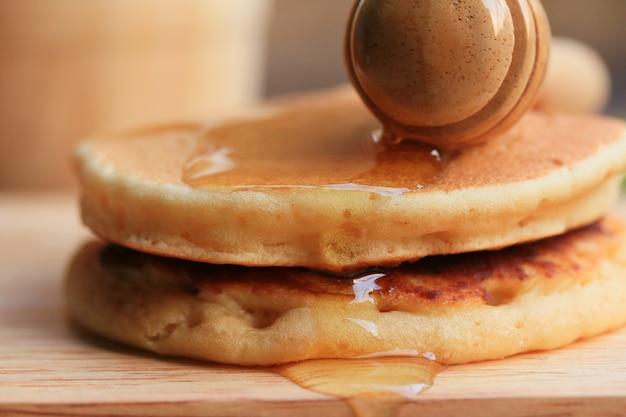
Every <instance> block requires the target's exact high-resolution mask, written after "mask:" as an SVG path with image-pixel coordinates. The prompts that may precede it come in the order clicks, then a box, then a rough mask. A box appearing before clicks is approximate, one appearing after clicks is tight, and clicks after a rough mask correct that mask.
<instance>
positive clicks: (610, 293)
mask: <svg viewBox="0 0 626 417" xmlns="http://www.w3.org/2000/svg"><path fill="white" fill-rule="evenodd" d="M625 242H626V230H625V227H624V225H623V224H622V222H621V221H620V220H619V219H618V218H617V217H610V216H609V217H607V218H605V219H603V220H601V221H599V222H597V223H594V224H592V225H589V226H587V227H584V228H580V229H577V230H574V231H571V232H569V233H567V234H564V235H560V236H556V237H553V238H549V239H545V240H541V241H539V242H535V243H529V244H524V245H518V246H513V247H509V248H506V249H503V250H500V251H484V252H477V253H467V254H460V255H448V256H435V257H428V258H424V259H422V260H420V261H419V262H417V263H415V264H404V265H401V266H399V267H395V268H389V269H379V270H370V271H367V272H363V273H360V274H357V275H354V276H350V277H338V276H333V275H328V274H321V273H317V272H312V271H310V270H306V269H300V268H276V267H271V268H248V267H241V266H217V265H210V264H202V263H195V262H190V261H183V260H177V259H169V258H163V257H158V256H153V255H148V254H143V253H140V252H136V251H133V250H129V249H125V248H122V247H119V246H115V245H108V244H105V243H99V242H95V243H92V244H88V245H87V246H85V247H84V248H83V249H82V250H81V251H80V253H78V255H77V256H76V258H75V259H74V261H73V263H72V265H71V268H70V270H69V273H68V277H67V279H68V281H67V300H68V305H69V310H70V313H71V315H72V317H73V319H74V320H75V321H76V322H77V323H79V324H80V325H82V326H84V327H86V328H88V329H90V330H92V331H94V332H96V333H99V334H101V335H103V336H106V337H109V338H112V339H115V340H118V341H121V342H124V343H127V344H130V345H133V346H136V347H139V348H142V349H147V350H150V351H154V352H157V353H160V354H164V355H176V356H185V357H191V358H198V359H202V360H208V361H218V362H223V363H232V364H241V365H271V364H278V363H284V362H293V361H299V360H305V359H313V358H351V357H358V356H363V355H371V354H385V353H386V354H396V355H426V356H427V357H429V358H432V357H433V356H434V357H436V358H437V359H438V360H439V361H441V362H444V363H449V364H454V363H463V362H470V361H479V360H487V359H496V358H502V357H505V356H508V355H513V354H516V353H520V352H527V351H533V350H540V349H552V348H557V347H559V346H562V345H565V344H568V343H570V342H572V341H574V340H577V339H579V338H583V337H588V336H592V335H595V334H598V333H601V332H605V331H607V330H609V329H612V328H615V327H617V326H620V325H622V324H624V323H625V322H626V309H625V308H624V305H626V243H625Z"/></svg>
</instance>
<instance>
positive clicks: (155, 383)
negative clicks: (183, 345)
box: [0, 194, 626, 417]
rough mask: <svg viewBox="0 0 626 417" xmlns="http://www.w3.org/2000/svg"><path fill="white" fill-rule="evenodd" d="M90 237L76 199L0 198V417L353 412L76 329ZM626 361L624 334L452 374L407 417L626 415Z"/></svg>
mask: <svg viewBox="0 0 626 417" xmlns="http://www.w3.org/2000/svg"><path fill="white" fill-rule="evenodd" d="M91 238H92V237H91V236H90V234H89V233H88V232H87V231H86V230H84V229H83V228H82V227H81V226H80V224H79V220H78V212H77V208H76V198H75V197H74V196H73V195H69V194H65V195H60V194H51V195H50V194H49V195H41V194H38V195H29V194H0V416H40V415H50V416H136V415H150V416H265V415H267V416H288V415H298V416H319V415H324V413H326V414H327V415H329V416H350V415H352V411H351V409H350V407H349V406H348V404H347V403H346V402H345V401H343V400H341V399H337V398H333V397H329V396H325V395H321V394H317V393H314V392H311V391H308V390H305V389H302V388H300V387H298V386H296V385H295V384H293V383H291V382H290V381H288V380H286V379H284V378H283V377H281V376H279V375H277V374H274V373H271V372H266V371H263V370H258V369H250V368H238V367H232V366H221V365H214V364H204V363H199V362H195V361H189V360H182V359H172V358H161V357H157V356H154V355H150V354H145V353H142V352H138V351H136V350H133V349H129V348H126V347H122V346H120V345H117V344H114V343H111V342H107V341H104V340H101V339H98V338H95V337H92V336H90V335H87V334H85V333H83V332H81V331H79V330H78V329H75V328H73V327H72V326H71V325H69V324H68V322H67V320H66V317H65V312H64V306H63V305H64V303H63V297H62V285H63V274H64V270H65V268H66V266H67V263H68V261H69V259H70V257H71V256H72V254H73V252H74V251H75V250H76V249H77V248H78V247H79V246H80V243H81V242H82V241H84V240H87V239H91ZM625 308H626V306H625ZM625 359H626V329H623V330H620V331H617V332H614V333H610V334H606V335H603V336H600V337H597V338H594V339H590V340H583V341H580V342H577V343H575V344H573V345H571V346H569V347H567V348H564V349H561V350H557V351H553V352H537V353H532V354H525V355H519V356H516V357H513V358H509V359H506V360H501V361H493V362H485V363H477V364H471V365H464V366H455V367H451V368H448V369H447V370H445V371H444V372H443V373H441V374H439V375H438V376H437V378H436V380H435V384H434V386H433V387H431V388H430V389H429V390H428V391H426V392H425V393H423V394H422V395H420V396H419V397H418V398H417V399H416V400H413V401H409V400H407V401H405V402H404V403H403V404H402V406H401V408H400V413H399V415H400V416H414V415H425V416H435V417H436V416H456V415H464V416H469V417H472V416H485V415H498V416H622V415H626V361H625Z"/></svg>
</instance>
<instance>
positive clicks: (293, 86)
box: [0, 0, 626, 190]
mask: <svg viewBox="0 0 626 417" xmlns="http://www.w3.org/2000/svg"><path fill="white" fill-rule="evenodd" d="M352 3H353V0H315V1H310V0H0V190H3V189H4V190H9V189H50V188H62V187H72V186H74V180H73V178H72V170H71V164H70V160H71V152H72V148H73V147H74V145H75V143H76V142H77V141H78V140H79V139H81V138H83V137H85V136H87V135H89V134H92V133H94V132H99V131H108V130H119V129H126V128H129V127H133V126H138V125H143V124H151V123H163V122H168V121H175V120H190V119H191V120H197V119H207V118H211V117H218V116H219V115H222V114H230V113H233V112H236V111H237V109H239V108H241V107H242V106H246V105H250V104H252V103H255V102H257V101H259V100H262V99H265V98H267V97H273V96H277V95H283V94H291V93H297V92H303V91H309V90H314V89H320V88H326V87H332V86H335V85H337V84H340V83H343V82H346V76H345V71H344V67H343V56H342V43H343V30H344V24H345V20H346V17H347V14H348V12H349V10H350V8H351V6H352ZM543 4H544V7H545V8H546V11H547V13H548V15H549V17H550V21H551V24H552V29H553V32H554V34H555V35H559V36H568V37H573V38H576V39H579V40H582V41H584V42H585V43H587V44H589V45H590V46H592V47H593V48H595V49H596V50H597V51H598V52H599V53H600V55H601V56H602V57H603V58H604V60H605V61H606V62H607V63H608V65H609V68H610V70H611V73H612V77H613V94H612V99H611V102H610V104H609V107H608V109H607V110H606V112H607V113H609V114H612V115H617V116H620V117H626V48H624V41H625V40H626V25H625V24H624V16H626V1H624V0H594V1H590V0H544V1H543ZM574 70H575V69H574Z"/></svg>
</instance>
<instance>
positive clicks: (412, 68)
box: [345, 0, 550, 147]
mask: <svg viewBox="0 0 626 417" xmlns="http://www.w3.org/2000/svg"><path fill="white" fill-rule="evenodd" d="M549 41H550V28H549V24H548V20H547V17H546V15H545V12H544V10H543V7H542V6H541V3H540V2H539V1H537V0H458V1H450V0H428V1H409V0H359V1H357V2H356V4H355V6H354V8H353V10H352V13H351V16H350V19H349V22H348V26H347V32H346V48H345V55H346V56H345V58H346V65H347V69H348V73H349V76H350V78H351V81H352V83H353V84H354V86H355V88H356V90H357V91H358V92H359V94H360V95H361V97H362V99H363V100H364V102H365V103H366V104H367V106H368V107H369V108H370V109H371V111H372V112H373V113H374V114H375V115H376V116H377V117H378V118H379V119H380V120H381V122H382V123H383V125H384V128H385V131H386V133H387V134H388V135H390V136H392V137H394V138H397V139H414V140H419V141H422V142H426V143H431V144H433V145H436V146H441V147H457V146H459V145H463V144H467V143H474V142H479V141H482V140H485V139H486V138H489V137H490V136H491V135H493V134H495V133H499V132H501V131H502V130H504V129H506V128H507V127H509V126H511V125H512V124H513V123H514V122H515V121H516V120H518V118H519V117H520V116H521V115H522V114H524V112H525V111H526V110H527V109H528V108H529V107H530V105H531V104H532V103H533V100H534V98H535V96H536V94H537V92H538V90H539V87H540V86H541V82H542V79H543V75H544V73H545V69H546V66H547V65H546V62H547V58H548V49H549V44H550V42H549Z"/></svg>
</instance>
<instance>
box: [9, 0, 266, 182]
mask: <svg viewBox="0 0 626 417" xmlns="http://www.w3.org/2000/svg"><path fill="white" fill-rule="evenodd" d="M269 13H270V1H269V0H252V1H250V0H0V188H1V187H5V188H7V187H11V188H17V187H51V186H63V185H68V184H71V183H72V170H71V167H70V162H69V161H70V159H71V153H72V148H73V146H74V144H75V143H76V141H77V140H79V139H80V138H82V137H84V136H87V135H89V134H91V133H94V132H96V131H102V130H118V129H125V128H128V127H131V126H137V125H142V124H152V123H165V122H168V121H173V120H189V119H206V118H208V117H211V116H216V115H219V114H220V113H223V112H228V111H231V110H233V109H235V108H238V107H240V106H242V105H245V104H248V103H250V102H252V101H254V100H257V99H258V98H259V96H260V94H261V92H262V87H263V86H262V83H263V65H264V64H263V62H264V53H265V52H264V51H265V45H266V44H265V40H266V35H265V34H266V33H267V24H268V21H269V20H268V17H269Z"/></svg>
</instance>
